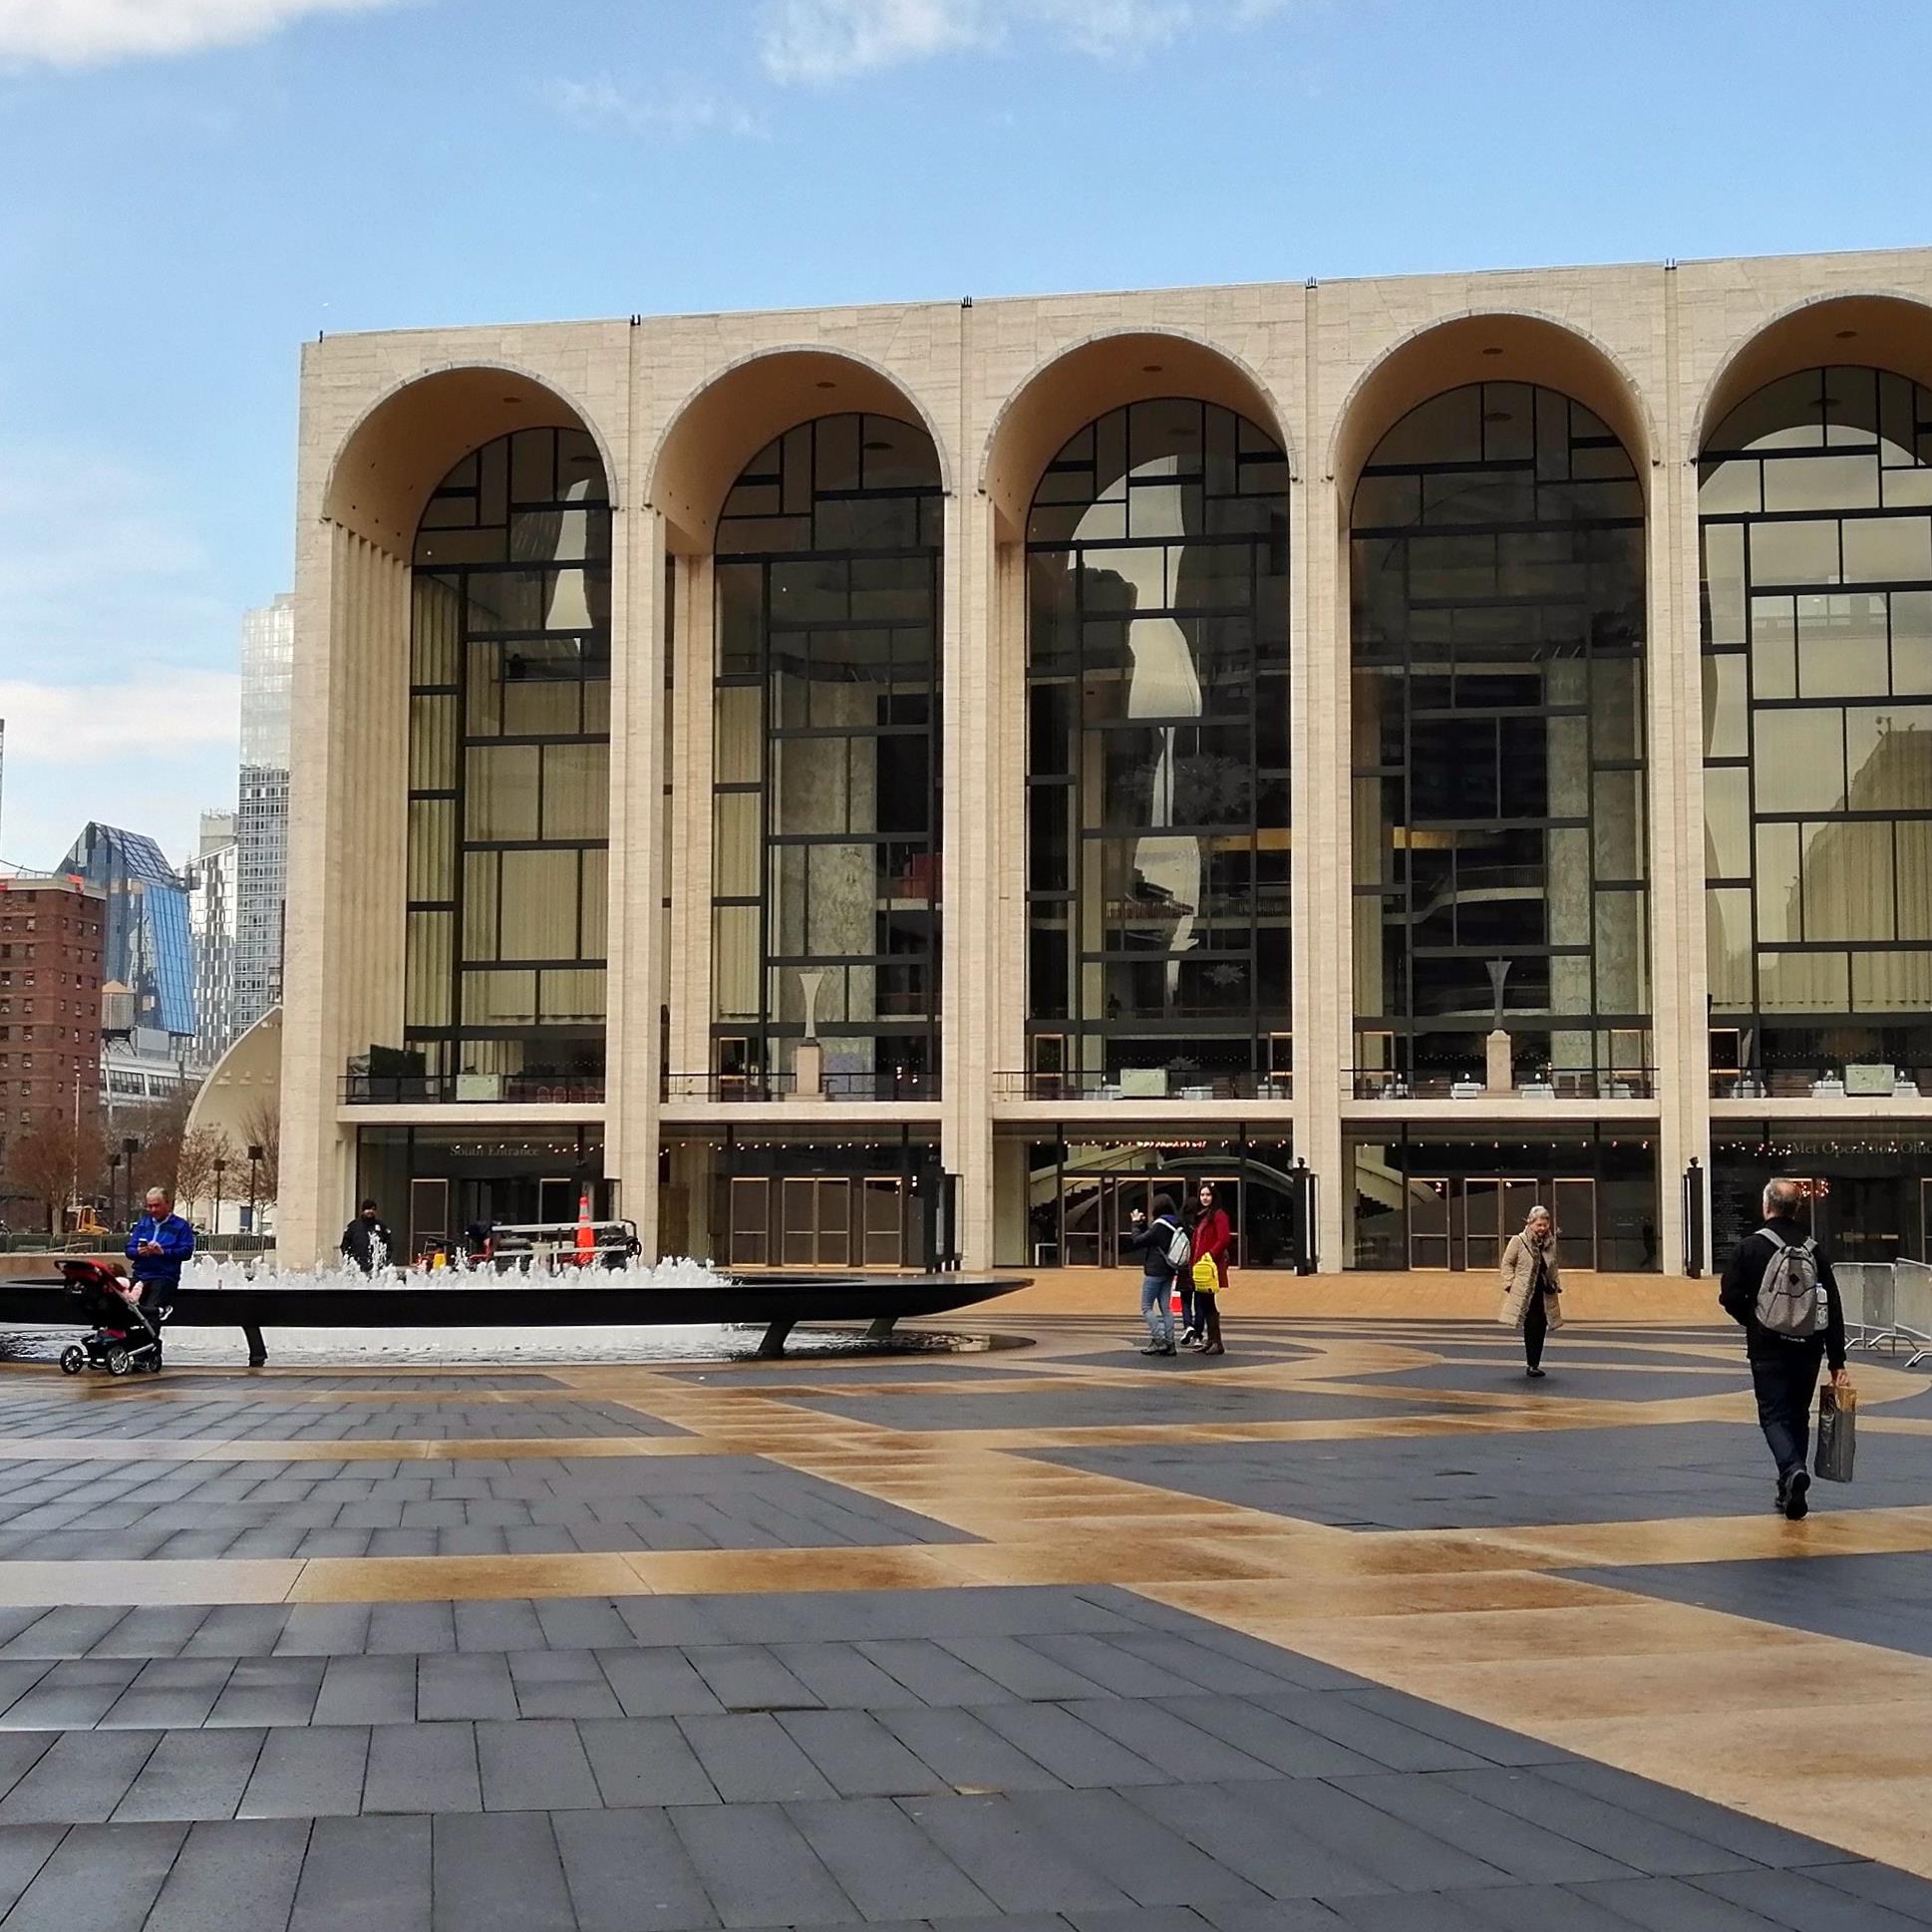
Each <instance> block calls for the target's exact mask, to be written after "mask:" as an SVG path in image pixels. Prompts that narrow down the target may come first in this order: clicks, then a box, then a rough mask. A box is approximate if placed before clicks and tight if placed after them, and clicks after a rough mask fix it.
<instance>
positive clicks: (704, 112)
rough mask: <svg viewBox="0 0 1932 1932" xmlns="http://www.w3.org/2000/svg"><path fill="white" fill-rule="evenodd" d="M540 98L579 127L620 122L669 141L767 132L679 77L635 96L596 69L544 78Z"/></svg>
mask: <svg viewBox="0 0 1932 1932" xmlns="http://www.w3.org/2000/svg"><path fill="white" fill-rule="evenodd" d="M543 98H544V99H545V100H546V101H547V102H548V103H549V104H550V106H551V107H552V108H554V109H555V110H556V111H557V113H558V114H560V115H562V116H563V118H564V119H565V120H566V121H574V122H575V123H576V124H577V125H578V126H579V127H583V128H620V129H624V130H626V131H628V132H629V133H631V134H638V135H657V136H660V137H663V138H665V139H667V140H671V141H689V140H691V139H693V138H694V137H696V136H698V135H712V134H718V135H732V136H735V137H737V138H738V139H740V140H745V141H764V140H766V139H768V138H769V136H770V132H771V131H770V130H769V129H768V128H767V127H766V125H765V123H764V122H763V121H761V120H760V119H759V117H758V116H757V115H755V114H753V113H752V111H751V110H750V109H749V108H744V107H740V106H739V105H738V103H736V102H735V101H727V100H725V99H724V98H723V97H722V96H720V95H717V94H714V93H712V92H711V91H710V90H709V89H708V88H704V87H700V86H698V85H696V84H695V83H681V84H679V85H678V86H676V87H675V88H674V89H673V91H672V92H671V93H669V94H668V95H665V96H662V97H659V98H656V99H653V100H649V101H640V100H638V99H636V98H635V97H634V96H632V95H629V94H626V93H625V92H624V90H623V89H622V88H620V87H619V86H618V85H617V84H616V82H614V81H613V80H611V78H610V77H609V76H608V75H600V76H599V77H598V78H597V79H596V80H594V81H551V82H548V83H547V84H546V85H545V86H544V88H543Z"/></svg>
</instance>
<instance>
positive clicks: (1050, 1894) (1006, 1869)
mask: <svg viewBox="0 0 1932 1932" xmlns="http://www.w3.org/2000/svg"><path fill="white" fill-rule="evenodd" d="M898 1802H899V1807H900V1809H901V1810H903V1811H904V1812H905V1814H906V1815H907V1816H908V1817H909V1818H910V1819H911V1820H912V1821H913V1823H914V1824H916V1825H917V1826H918V1827H919V1828H920V1830H922V1831H923V1832H924V1833H925V1834H926V1835H927V1837H929V1838H931V1839H932V1840H933V1842H934V1843H935V1844H937V1845H938V1846H939V1848H940V1850H942V1851H943V1852H945V1854H946V1855H947V1857H949V1858H950V1859H951V1860H952V1861H953V1863H954V1864H956V1865H958V1866H959V1868H960V1869H961V1870H962V1871H964V1872H965V1874H966V1875H967V1877H968V1878H970V1879H971V1880H972V1881H973V1883H974V1884H975V1885H977V1886H978V1887H979V1888H980V1890H981V1891H983V1892H984V1893H985V1894H986V1896H987V1897H988V1898H990V1899H992V1900H993V1902H994V1903H995V1904H996V1905H997V1906H999V1908H1000V1909H1001V1910H1002V1911H1005V1912H1064V1911H1072V1910H1074V1909H1076V1908H1078V1907H1081V1906H1095V1907H1101V1906H1120V1905H1130V1904H1132V1903H1133V1901H1132V1900H1131V1899H1130V1898H1128V1897H1127V1894H1126V1893H1125V1892H1124V1891H1122V1890H1121V1888H1120V1887H1119V1886H1118V1885H1115V1884H1113V1883H1111V1882H1110V1881H1109V1880H1107V1879H1105V1878H1103V1877H1102V1876H1101V1875H1100V1874H1099V1873H1098V1872H1095V1871H1093V1870H1091V1869H1090V1868H1089V1867H1088V1866H1086V1865H1084V1864H1082V1863H1081V1862H1080V1861H1079V1860H1078V1859H1077V1858H1075V1857H1073V1856H1072V1855H1071V1854H1070V1853H1069V1852H1068V1850H1067V1849H1066V1848H1065V1847H1064V1846H1063V1845H1061V1844H1060V1843H1058V1842H1057V1841H1056V1839H1055V1837H1054V1835H1053V1834H1052V1833H1051V1832H1050V1831H1047V1830H1044V1829H1037V1828H1036V1827H1035V1826H1034V1825H1033V1823H1032V1822H1031V1815H1032V1800H1031V1799H1025V1800H1018V1801H1016V1800H1015V1799H1013V1798H1010V1797H1007V1796H1004V1795H1000V1796H988V1797H907V1798H900V1799H899V1800H898Z"/></svg>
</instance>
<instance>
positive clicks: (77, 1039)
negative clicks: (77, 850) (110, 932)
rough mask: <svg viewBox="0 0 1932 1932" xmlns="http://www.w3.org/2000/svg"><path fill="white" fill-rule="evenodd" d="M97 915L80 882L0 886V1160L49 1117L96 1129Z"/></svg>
mask: <svg viewBox="0 0 1932 1932" xmlns="http://www.w3.org/2000/svg"><path fill="white" fill-rule="evenodd" d="M104 909H105V905H104V901H103V899H102V896H101V894H100V893H99V892H97V891H96V890H95V889H94V888H93V887H92V886H89V885H85V884H83V883H82V882H81V881H80V880H79V879H73V878H67V877H58V876H57V877H44V876H36V875H32V874H28V873H18V874H15V875H13V876H10V877H0V1153H3V1152H4V1149H5V1147H6V1146H7V1144H8V1143H9V1142H10V1141H11V1140H12V1139H14V1138H15V1137H16V1136H17V1135H19V1134H21V1133H23V1132H25V1131H27V1130H28V1129H30V1128H31V1127H33V1126H34V1124H35V1123H36V1122H38V1121H41V1120H44V1119H45V1118H46V1117H47V1116H48V1115H50V1114H55V1115H57V1116H58V1117H59V1118H61V1119H64V1120H69V1121H71V1120H73V1119H74V1117H75V1114H76V1111H77V1107H78V1112H79V1117H80V1126H81V1130H82V1132H83V1133H84V1134H91V1133H93V1132H94V1131H95V1130H96V1128H97V1127H98V1126H99V1123H100V1118H101V945H102V927H103V914H104ZM0 1166H4V1161H3V1160H0Z"/></svg>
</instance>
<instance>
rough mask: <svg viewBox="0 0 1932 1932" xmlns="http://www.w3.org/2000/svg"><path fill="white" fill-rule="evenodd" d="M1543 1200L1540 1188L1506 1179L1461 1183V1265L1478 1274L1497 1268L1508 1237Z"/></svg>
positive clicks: (1481, 1178) (1482, 1178) (1474, 1179)
mask: <svg viewBox="0 0 1932 1932" xmlns="http://www.w3.org/2000/svg"><path fill="white" fill-rule="evenodd" d="M1539 1198H1542V1195H1541V1192H1540V1188H1539V1184H1538V1183H1537V1182H1536V1181H1533V1180H1522V1179H1518V1178H1515V1177H1512V1176H1509V1175H1502V1174H1498V1175H1495V1176H1489V1175H1481V1176H1472V1177H1471V1178H1469V1179H1467V1180H1465V1181H1464V1182H1463V1183H1462V1227H1463V1262H1462V1265H1463V1266H1464V1267H1465V1268H1469V1269H1473V1270H1476V1271H1478V1272H1480V1271H1486V1270H1490V1269H1494V1268H1499V1267H1501V1265H1502V1251H1503V1248H1504V1247H1505V1246H1506V1245H1507V1243H1508V1240H1509V1237H1510V1236H1511V1235H1512V1234H1514V1233H1515V1231H1516V1230H1517V1229H1518V1228H1519V1227H1521V1226H1522V1224H1523V1220H1524V1218H1525V1217H1526V1216H1527V1215H1528V1213H1529V1210H1530V1209H1531V1208H1532V1207H1534V1206H1535V1205H1536V1202H1537V1201H1538V1199H1539Z"/></svg>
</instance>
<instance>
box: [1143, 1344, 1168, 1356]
mask: <svg viewBox="0 0 1932 1932" xmlns="http://www.w3.org/2000/svg"><path fill="white" fill-rule="evenodd" d="M1173 1352H1174V1350H1173V1344H1172V1343H1171V1342H1170V1343H1168V1345H1167V1346H1166V1347H1165V1348H1164V1349H1163V1348H1162V1347H1161V1346H1160V1344H1159V1343H1158V1342H1149V1343H1148V1344H1147V1345H1146V1347H1145V1348H1143V1349H1142V1350H1141V1351H1140V1353H1141V1354H1142V1355H1172V1354H1173Z"/></svg>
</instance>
